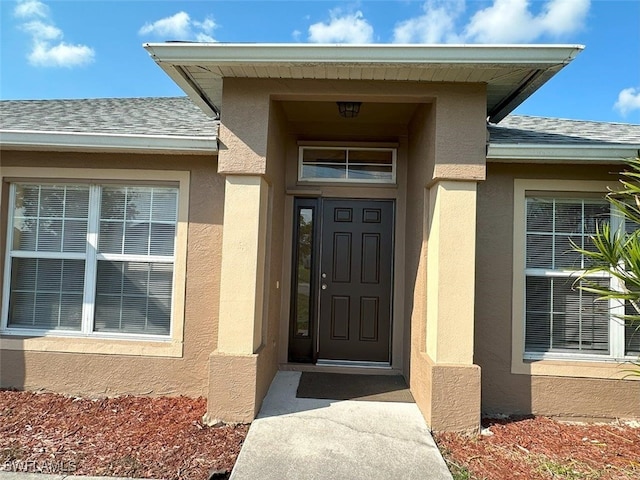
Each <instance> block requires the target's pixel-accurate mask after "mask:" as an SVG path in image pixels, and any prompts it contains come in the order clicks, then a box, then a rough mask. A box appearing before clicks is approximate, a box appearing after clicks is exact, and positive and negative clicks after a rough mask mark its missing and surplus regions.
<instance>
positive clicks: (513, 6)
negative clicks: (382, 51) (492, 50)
mask: <svg viewBox="0 0 640 480" xmlns="http://www.w3.org/2000/svg"><path fill="white" fill-rule="evenodd" d="M531 3H532V2H531V0H493V3H492V4H491V5H490V6H488V7H486V8H484V9H481V10H478V11H477V12H475V13H474V14H473V15H472V16H471V18H470V19H469V21H468V23H467V24H466V25H457V22H459V20H460V18H461V16H462V14H463V13H464V11H465V0H455V1H447V0H428V1H427V2H425V3H424V5H423V10H424V14H422V15H419V16H417V17H414V18H410V19H407V20H405V21H403V22H401V23H399V24H397V25H396V27H395V29H394V42H396V43H523V42H532V41H535V40H537V39H539V38H541V37H543V36H550V37H554V38H557V37H562V36H566V35H568V34H570V33H574V32H577V31H579V30H580V29H581V28H583V26H584V23H585V20H586V17H587V14H588V12H589V8H590V0H546V1H545V2H544V3H542V5H541V7H540V11H539V13H537V14H536V13H534V12H532V10H531Z"/></svg>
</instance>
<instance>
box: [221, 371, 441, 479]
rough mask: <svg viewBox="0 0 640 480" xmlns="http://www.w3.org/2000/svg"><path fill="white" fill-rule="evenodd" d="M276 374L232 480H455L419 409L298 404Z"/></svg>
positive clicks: (290, 376) (290, 385)
mask: <svg viewBox="0 0 640 480" xmlns="http://www.w3.org/2000/svg"><path fill="white" fill-rule="evenodd" d="M300 375H301V374H300V372H278V373H277V374H276V377H275V378H274V380H273V383H272V384H271V387H270V389H269V393H268V394H267V396H266V398H265V399H264V403H263V405H262V409H261V410H260V414H259V415H258V418H257V419H256V420H255V421H254V422H253V423H252V424H251V428H250V429H249V434H248V435H247V438H246V440H245V443H244V445H243V447H242V450H241V451H240V455H239V457H238V461H237V462H236V465H235V467H234V469H233V472H232V473H231V480H254V479H257V478H260V479H263V480H269V479H273V480H276V479H277V480H287V479H291V480H294V479H295V480H307V479H323V480H324V479H326V480H331V479H336V480H338V479H339V480H357V479H366V480H377V479H384V480H389V479H403V480H411V479H420V480H451V478H452V477H451V474H450V473H449V470H448V469H447V467H446V465H445V463H444V460H443V459H442V456H441V455H440V452H439V451H438V448H437V447H436V445H435V443H434V441H433V439H432V438H431V434H430V433H429V429H428V427H427V425H426V424H425V421H424V419H423V417H422V415H421V414H420V411H419V410H418V407H417V406H416V404H415V403H393V402H366V401H351V400H345V401H336V400H315V399H307V398H296V390H297V388H298V382H299V381H300Z"/></svg>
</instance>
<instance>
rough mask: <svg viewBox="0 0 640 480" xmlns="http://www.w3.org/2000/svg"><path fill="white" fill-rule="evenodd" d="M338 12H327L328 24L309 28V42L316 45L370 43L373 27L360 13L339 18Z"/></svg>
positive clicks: (314, 25) (319, 23)
mask: <svg viewBox="0 0 640 480" xmlns="http://www.w3.org/2000/svg"><path fill="white" fill-rule="evenodd" d="M340 13H341V12H340V10H331V11H329V16H330V20H329V22H328V23H323V22H318V23H314V24H313V25H311V26H310V27H309V41H311V42H316V43H371V42H372V41H373V27H372V26H371V24H370V23H369V22H368V21H367V20H366V19H365V18H364V16H363V15H362V12H360V11H357V12H355V13H351V14H345V15H343V16H340Z"/></svg>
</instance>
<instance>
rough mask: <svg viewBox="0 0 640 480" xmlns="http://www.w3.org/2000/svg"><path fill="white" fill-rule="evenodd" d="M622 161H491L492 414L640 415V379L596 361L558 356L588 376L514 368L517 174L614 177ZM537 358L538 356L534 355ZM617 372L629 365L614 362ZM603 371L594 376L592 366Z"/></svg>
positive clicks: (485, 186)
mask: <svg viewBox="0 0 640 480" xmlns="http://www.w3.org/2000/svg"><path fill="white" fill-rule="evenodd" d="M618 169H619V166H616V165H589V166H584V165H580V166H577V165H565V166H559V165H556V166H554V165H508V164H498V163H496V164H488V166H487V179H486V181H485V182H480V183H479V185H478V217H477V218H478V220H477V237H476V242H477V244H476V246H477V257H476V303H475V355H474V361H475V363H476V364H478V365H479V366H480V367H481V368H482V409H483V412H484V413H485V414H496V413H501V414H529V413H533V414H544V415H559V416H579V417H589V418H592V417H605V418H615V417H632V416H638V415H640V403H639V402H638V398H640V382H638V381H633V380H613V379H611V378H605V377H606V375H601V374H598V375H596V372H597V371H598V370H599V368H598V366H597V365H596V364H595V362H594V363H590V364H585V363H584V362H582V364H580V362H552V363H555V364H556V365H552V366H555V367H556V368H563V369H565V370H566V371H568V372H570V371H571V368H574V369H576V371H577V369H580V371H581V372H582V373H581V374H580V375H581V376H582V378H578V377H577V375H576V376H575V377H572V376H571V374H570V373H568V374H563V376H559V375H539V374H533V375H528V374H514V373H512V348H513V339H512V325H513V321H514V320H513V317H514V316H513V313H512V301H513V300H512V292H513V290H512V287H513V271H514V268H513V259H514V248H520V249H521V248H523V247H522V246H517V247H514V240H513V232H514V181H515V179H543V180H545V179H546V180H549V181H551V180H573V181H576V180H578V181H593V180H598V181H603V182H611V183H613V182H615V178H616V177H615V172H616V171H617V170H618ZM534 363H535V362H534ZM608 367H609V368H610V369H611V371H612V374H611V377H613V375H614V373H615V371H616V370H618V371H619V370H620V369H622V368H624V367H622V366H619V365H617V364H615V363H613V364H612V363H611V362H609V365H608ZM590 370H591V371H593V373H594V376H600V377H601V378H588V376H589V371H590Z"/></svg>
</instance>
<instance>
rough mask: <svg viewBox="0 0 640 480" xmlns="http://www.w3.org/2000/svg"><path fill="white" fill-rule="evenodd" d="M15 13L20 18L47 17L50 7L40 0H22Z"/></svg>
mask: <svg viewBox="0 0 640 480" xmlns="http://www.w3.org/2000/svg"><path fill="white" fill-rule="evenodd" d="M13 13H14V15H15V16H16V17H19V18H33V17H40V18H46V17H48V16H49V7H47V6H46V5H45V4H44V3H42V2H40V1H39V0H20V1H19V2H18V4H17V5H16V8H15V9H14V11H13Z"/></svg>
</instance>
